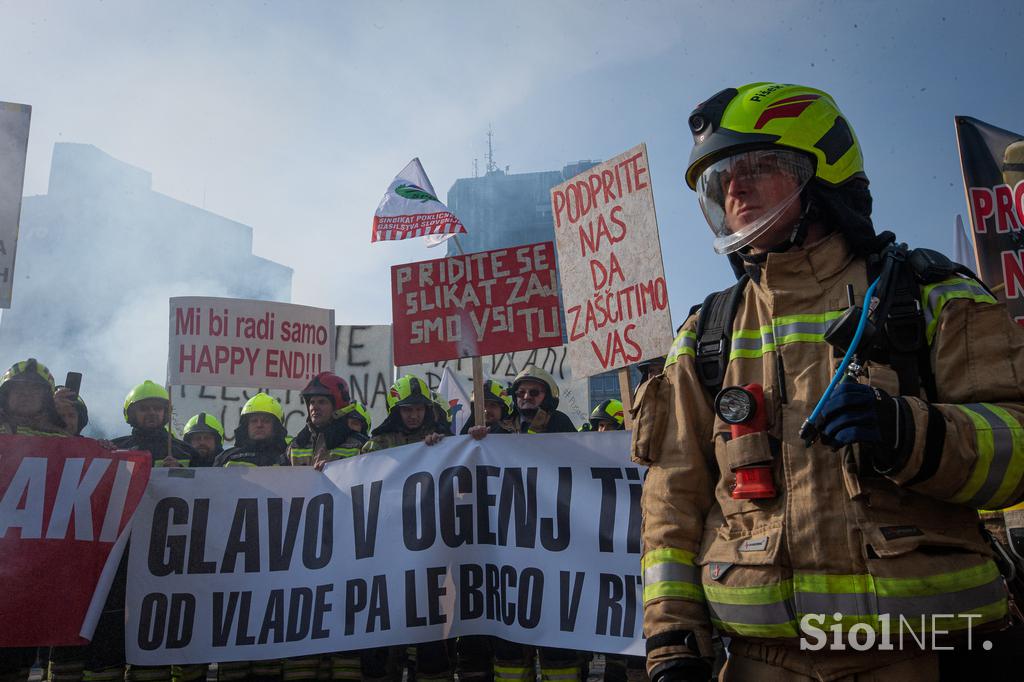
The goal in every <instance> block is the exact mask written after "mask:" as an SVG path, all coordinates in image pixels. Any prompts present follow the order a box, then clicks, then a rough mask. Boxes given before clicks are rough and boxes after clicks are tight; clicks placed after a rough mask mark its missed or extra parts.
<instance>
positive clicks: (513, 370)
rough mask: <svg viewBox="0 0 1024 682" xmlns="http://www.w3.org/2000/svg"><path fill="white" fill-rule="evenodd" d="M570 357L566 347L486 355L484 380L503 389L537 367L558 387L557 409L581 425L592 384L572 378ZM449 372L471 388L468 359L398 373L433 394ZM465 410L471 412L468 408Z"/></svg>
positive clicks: (401, 369)
mask: <svg viewBox="0 0 1024 682" xmlns="http://www.w3.org/2000/svg"><path fill="white" fill-rule="evenodd" d="M568 354H569V347H568V346H564V345H563V346H555V347H552V348H540V349H536V350H529V351H517V352H515V353H499V354H497V355H485V356H484V357H483V358H482V361H483V368H482V369H483V376H484V377H485V378H487V379H494V380H495V381H497V382H498V383H500V384H502V385H508V384H510V383H512V380H513V379H515V377H516V375H517V374H519V372H520V370H522V369H523V368H524V367H526V366H527V365H537V366H538V367H540V368H541V369H543V370H544V371H546V372H547V373H548V374H550V375H551V376H552V377H553V378H554V379H555V382H556V383H557V384H558V390H559V393H560V394H561V398H560V400H559V402H558V409H559V410H560V411H562V412H564V413H566V414H567V415H569V418H570V419H572V421H573V422H574V423H575V424H577V425H579V424H582V423H583V422H585V421H587V419H588V418H589V417H590V407H589V403H590V382H589V381H588V380H587V379H585V378H579V377H576V376H574V375H573V373H572V367H570V366H569V360H568ZM446 368H447V369H449V370H451V371H452V372H453V373H454V374H455V376H457V377H458V378H459V379H460V380H464V381H465V382H466V385H467V386H469V385H470V384H471V382H472V380H473V370H472V367H471V365H470V361H469V360H467V359H465V358H456V359H454V360H439V361H437V362H427V363H422V364H418V365H407V366H402V367H399V368H398V373H399V374H400V375H401V374H415V375H416V376H418V377H421V378H423V379H424V380H425V381H426V382H427V385H428V386H430V388H431V390H434V391H436V390H438V388H439V387H440V385H441V379H442V378H443V374H444V370H445V369H446ZM462 409H465V410H466V412H469V405H466V406H465V407H464V408H462Z"/></svg>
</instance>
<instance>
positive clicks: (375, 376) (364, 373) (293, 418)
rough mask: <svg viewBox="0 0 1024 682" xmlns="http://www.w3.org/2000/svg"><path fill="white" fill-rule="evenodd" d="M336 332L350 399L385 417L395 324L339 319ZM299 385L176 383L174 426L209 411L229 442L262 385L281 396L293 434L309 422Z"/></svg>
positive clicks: (338, 366)
mask: <svg viewBox="0 0 1024 682" xmlns="http://www.w3.org/2000/svg"><path fill="white" fill-rule="evenodd" d="M335 338H336V339H337V341H336V344H335V351H334V357H335V358H336V359H335V361H334V369H333V371H334V373H335V374H337V375H338V376H340V377H341V378H343V379H344V380H345V381H346V382H348V387H349V392H350V393H351V394H352V399H353V400H358V401H359V402H361V403H362V404H363V405H365V406H366V407H367V409H368V410H369V412H370V417H371V419H372V420H373V423H374V424H380V423H382V422H383V421H384V419H385V417H387V393H388V388H389V387H390V386H391V383H392V381H393V375H394V371H395V368H394V365H392V362H391V325H389V324H378V325H338V326H337V327H335ZM301 390H302V389H301V388H299V389H274V388H256V387H252V388H246V387H227V386H207V385H200V386H178V387H176V388H175V390H174V421H173V423H174V427H175V429H176V430H177V432H178V433H181V430H182V428H183V427H184V426H185V422H187V421H188V420H189V418H191V417H192V416H193V415H196V414H199V413H200V412H205V413H207V414H211V415H213V416H214V417H216V418H217V419H218V420H220V423H221V424H223V425H224V431H225V435H226V439H225V440H226V441H227V442H228V443H231V442H232V441H233V439H234V432H235V428H236V427H237V426H238V420H239V412H240V411H241V409H242V406H243V405H245V402H246V401H247V400H248V399H249V398H251V397H253V396H254V395H256V394H257V393H259V392H261V391H262V392H263V393H268V394H270V395H272V396H274V397H275V398H277V399H278V400H280V401H281V407H282V408H283V409H284V426H285V429H286V430H287V431H288V433H290V434H292V435H294V434H296V433H298V432H299V430H300V429H302V427H303V426H304V425H305V423H306V406H305V405H304V404H303V402H302V396H301V395H300V391H301Z"/></svg>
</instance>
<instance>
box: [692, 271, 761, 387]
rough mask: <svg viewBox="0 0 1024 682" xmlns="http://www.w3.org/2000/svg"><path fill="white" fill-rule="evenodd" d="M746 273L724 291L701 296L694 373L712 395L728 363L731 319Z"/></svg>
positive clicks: (734, 315) (740, 294) (720, 384)
mask: <svg viewBox="0 0 1024 682" xmlns="http://www.w3.org/2000/svg"><path fill="white" fill-rule="evenodd" d="M749 279H750V278H749V277H748V276H747V275H743V276H742V277H740V279H739V281H737V282H736V284H734V285H732V286H731V287H729V288H728V289H725V290H724V291H717V292H715V293H713V294H711V295H710V296H708V297H707V298H705V299H704V303H703V305H701V307H700V317H699V318H697V330H696V335H697V348H696V358H695V363H696V368H697V377H698V378H699V379H700V382H701V383H702V384H704V387H705V388H706V389H707V390H708V392H709V393H710V394H711V396H712V397H714V396H716V395H718V392H719V391H721V390H722V382H723V381H724V379H725V368H726V366H727V365H728V364H729V350H730V347H731V345H732V344H731V341H732V322H733V319H734V318H735V317H736V311H737V310H738V309H739V306H740V301H741V300H743V289H744V288H745V287H746V286H747V280H749Z"/></svg>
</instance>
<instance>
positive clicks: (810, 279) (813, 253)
mask: <svg viewBox="0 0 1024 682" xmlns="http://www.w3.org/2000/svg"><path fill="white" fill-rule="evenodd" d="M852 260H853V253H852V252H851V251H850V249H849V247H848V246H847V245H846V240H845V239H844V238H843V236H842V234H840V233H839V232H838V231H836V232H832V233H831V234H829V235H828V236H826V237H824V238H823V239H821V240H819V241H817V242H815V243H814V244H810V245H808V246H805V247H804V248H801V249H793V250H792V251H786V252H785V253H770V254H768V258H767V260H766V261H765V262H764V263H763V264H761V265H760V266H759V268H760V275H761V276H760V281H759V282H758V284H757V285H758V286H759V287H761V288H762V289H765V290H767V291H770V292H773V293H774V292H780V293H781V292H791V291H803V292H807V293H812V291H810V290H811V289H813V293H814V294H820V293H821V292H823V291H824V290H826V289H828V288H829V287H830V285H831V282H832V281H833V280H834V279H835V278H836V276H838V275H839V274H840V273H842V272H843V271H844V270H845V269H846V267H847V266H848V265H849V264H850V261H852ZM812 285H817V286H812Z"/></svg>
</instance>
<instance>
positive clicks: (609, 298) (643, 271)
mask: <svg viewBox="0 0 1024 682" xmlns="http://www.w3.org/2000/svg"><path fill="white" fill-rule="evenodd" d="M551 208H552V213H553V215H554V220H555V239H556V242H557V244H558V267H559V271H560V275H559V276H560V279H561V282H562V299H563V302H564V305H565V326H566V334H567V336H568V339H569V360H570V362H571V363H572V371H573V373H574V374H575V375H576V376H578V377H589V376H592V375H594V374H600V373H602V372H607V371H609V370H613V369H619V368H622V367H626V366H628V365H631V364H633V363H636V362H640V361H641V360H646V359H648V358H654V357H659V356H661V355H664V354H665V349H666V348H668V347H669V345H670V344H671V343H672V315H671V313H670V312H669V308H668V285H667V284H666V282H665V267H664V265H663V263H662V260H661V242H660V239H659V235H658V219H657V217H656V216H655V213H654V192H653V190H652V189H651V175H650V164H649V163H648V161H647V146H646V145H644V144H639V145H637V146H636V147H633V148H632V149H630V150H629V151H628V152H623V153H622V154H619V155H618V156H616V157H615V158H614V159H610V160H608V161H605V162H604V163H602V164H599V165H597V166H594V167H593V168H590V169H588V170H586V171H584V172H582V173H580V174H579V175H577V176H576V177H574V178H572V179H571V180H568V181H566V182H564V183H562V184H561V185H558V186H557V187H555V188H553V189H552V190H551Z"/></svg>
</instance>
